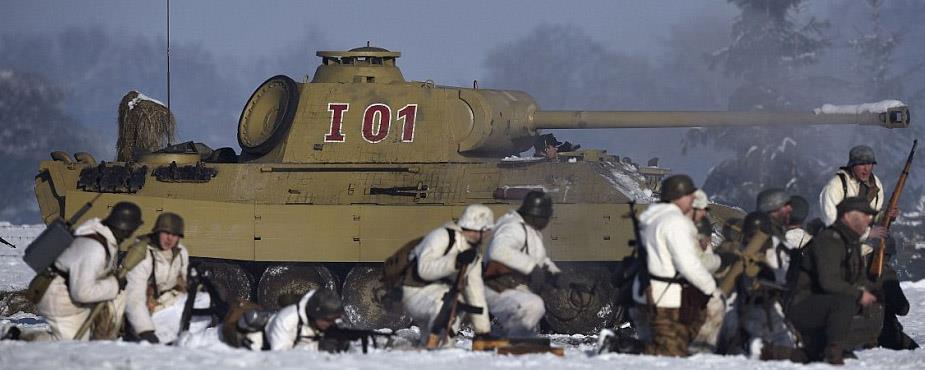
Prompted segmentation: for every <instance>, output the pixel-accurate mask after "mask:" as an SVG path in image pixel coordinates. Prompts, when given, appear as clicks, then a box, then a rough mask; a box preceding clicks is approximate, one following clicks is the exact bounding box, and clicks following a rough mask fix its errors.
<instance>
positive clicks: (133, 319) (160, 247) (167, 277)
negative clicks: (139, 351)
mask: <svg viewBox="0 0 925 370" xmlns="http://www.w3.org/2000/svg"><path fill="white" fill-rule="evenodd" d="M182 237H183V219H182V218H180V216H178V215H177V214H175V213H170V212H167V213H162V214H161V215H160V216H158V217H157V221H156V222H155V223H154V228H153V229H152V230H151V234H149V235H147V236H145V237H143V240H145V241H146V242H147V248H146V251H147V254H146V255H145V258H144V260H142V261H141V262H140V263H138V265H136V266H135V267H134V268H133V269H132V270H131V271H129V273H128V276H127V279H128V285H127V286H126V295H127V296H126V306H125V318H126V321H127V322H128V323H129V325H128V327H127V328H126V337H127V338H130V339H138V340H144V341H147V342H150V343H158V342H160V341H162V340H163V341H166V342H169V341H170V340H172V339H173V338H174V337H175V336H176V334H177V330H178V328H179V322H180V317H179V315H176V317H175V318H174V319H171V318H169V317H161V318H158V320H156V321H155V320H154V319H152V316H155V317H156V316H157V315H156V313H158V312H160V311H162V310H163V309H164V308H167V307H171V306H176V307H177V310H174V311H177V312H179V311H182V306H183V304H184V303H185V301H186V299H185V298H186V270H187V267H188V266H189V253H188V252H187V251H186V248H185V247H184V246H183V245H182V244H180V238H182ZM167 321H175V323H171V324H168V323H167ZM158 324H159V325H160V326H158Z"/></svg>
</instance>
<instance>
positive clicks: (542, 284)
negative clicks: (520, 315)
mask: <svg viewBox="0 0 925 370" xmlns="http://www.w3.org/2000/svg"><path fill="white" fill-rule="evenodd" d="M546 274H547V272H546V270H545V269H543V268H542V267H540V266H539V265H537V266H536V267H534V268H533V270H532V271H530V283H529V285H528V288H530V291H531V292H533V293H539V292H542V291H543V289H545V288H546V282H547V278H546Z"/></svg>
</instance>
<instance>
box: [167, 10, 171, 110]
mask: <svg viewBox="0 0 925 370" xmlns="http://www.w3.org/2000/svg"><path fill="white" fill-rule="evenodd" d="M167 111H168V112H170V0H167Z"/></svg>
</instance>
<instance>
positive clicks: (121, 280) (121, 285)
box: [116, 277, 128, 290]
mask: <svg viewBox="0 0 925 370" xmlns="http://www.w3.org/2000/svg"><path fill="white" fill-rule="evenodd" d="M116 282H117V283H118V284H119V290H125V286H126V285H128V279H126V278H124V277H123V278H118V277H116Z"/></svg>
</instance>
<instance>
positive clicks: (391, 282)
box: [379, 229, 456, 290]
mask: <svg viewBox="0 0 925 370" xmlns="http://www.w3.org/2000/svg"><path fill="white" fill-rule="evenodd" d="M446 231H447V234H449V237H450V242H449V243H448V244H447V246H446V251H444V252H443V254H444V255H445V254H447V253H449V251H450V248H451V247H453V244H456V232H455V231H454V230H452V229H446ZM422 240H424V237H420V238H417V239H414V240H412V241H409V242H407V243H405V244H404V245H402V246H401V248H398V250H397V251H395V253H393V254H392V255H391V256H389V258H387V259H386V260H385V263H384V264H383V266H382V277H380V278H379V281H381V282H382V285H383V286H384V287H385V288H386V290H388V289H392V288H401V285H402V283H403V282H404V278H405V275H407V274H408V270H409V268H410V267H412V266H414V265H415V261H414V260H413V257H412V255H411V252H412V251H413V250H414V248H415V247H417V246H418V244H421V241H422Z"/></svg>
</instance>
